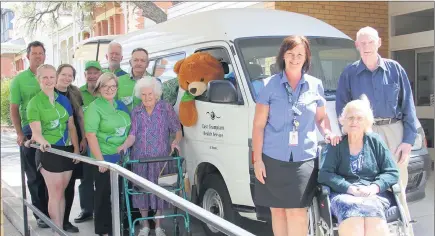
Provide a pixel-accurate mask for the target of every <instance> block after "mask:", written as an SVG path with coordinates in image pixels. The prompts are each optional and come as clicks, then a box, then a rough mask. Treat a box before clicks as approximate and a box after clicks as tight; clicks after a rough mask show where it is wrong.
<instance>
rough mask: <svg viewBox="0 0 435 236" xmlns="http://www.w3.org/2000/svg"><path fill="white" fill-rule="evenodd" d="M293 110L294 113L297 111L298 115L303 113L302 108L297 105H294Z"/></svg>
mask: <svg viewBox="0 0 435 236" xmlns="http://www.w3.org/2000/svg"><path fill="white" fill-rule="evenodd" d="M292 110H293V112H294V113H296V115H298V116H300V115H302V112H301V110H299V109H298V108H297V107H296V106H293V107H292Z"/></svg>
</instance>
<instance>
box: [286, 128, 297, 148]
mask: <svg viewBox="0 0 435 236" xmlns="http://www.w3.org/2000/svg"><path fill="white" fill-rule="evenodd" d="M288 143H289V145H290V146H297V145H298V132H297V131H290V134H289V140H288Z"/></svg>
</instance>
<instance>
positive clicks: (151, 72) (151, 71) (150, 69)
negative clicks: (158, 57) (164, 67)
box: [146, 60, 156, 76]
mask: <svg viewBox="0 0 435 236" xmlns="http://www.w3.org/2000/svg"><path fill="white" fill-rule="evenodd" d="M155 65H156V61H155V60H152V61H151V60H150V61H149V63H148V67H147V69H146V71H147V73H148V75H151V76H152V75H154V66H155Z"/></svg>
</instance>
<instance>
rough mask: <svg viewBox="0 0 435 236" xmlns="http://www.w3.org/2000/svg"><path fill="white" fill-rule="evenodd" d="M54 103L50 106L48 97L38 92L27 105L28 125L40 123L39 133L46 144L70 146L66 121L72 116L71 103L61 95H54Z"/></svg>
mask: <svg viewBox="0 0 435 236" xmlns="http://www.w3.org/2000/svg"><path fill="white" fill-rule="evenodd" d="M54 96H55V102H54V104H51V102H50V101H49V98H48V96H47V95H46V94H45V93H44V92H43V91H40V92H38V93H37V94H36V95H35V96H34V97H33V98H32V99H31V100H30V101H29V104H28V105H27V118H28V121H29V123H32V122H36V121H39V122H41V132H42V136H43V137H44V139H45V140H47V142H49V143H50V144H54V145H58V146H69V145H71V139H70V135H69V133H68V131H69V130H68V119H69V117H70V116H72V114H73V110H72V107H71V103H70V101H69V100H68V98H67V97H65V96H63V95H62V94H58V93H54Z"/></svg>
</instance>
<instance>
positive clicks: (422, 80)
mask: <svg viewBox="0 0 435 236" xmlns="http://www.w3.org/2000/svg"><path fill="white" fill-rule="evenodd" d="M433 56H434V52H433V51H429V52H419V53H417V68H416V69H417V78H416V79H417V81H416V82H417V96H416V97H417V99H416V101H415V102H416V105H417V106H430V105H431V102H430V99H431V97H433V93H434V88H433V86H434V73H433V70H434V68H433V60H434V59H433Z"/></svg>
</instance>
